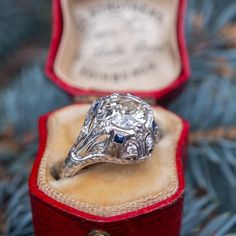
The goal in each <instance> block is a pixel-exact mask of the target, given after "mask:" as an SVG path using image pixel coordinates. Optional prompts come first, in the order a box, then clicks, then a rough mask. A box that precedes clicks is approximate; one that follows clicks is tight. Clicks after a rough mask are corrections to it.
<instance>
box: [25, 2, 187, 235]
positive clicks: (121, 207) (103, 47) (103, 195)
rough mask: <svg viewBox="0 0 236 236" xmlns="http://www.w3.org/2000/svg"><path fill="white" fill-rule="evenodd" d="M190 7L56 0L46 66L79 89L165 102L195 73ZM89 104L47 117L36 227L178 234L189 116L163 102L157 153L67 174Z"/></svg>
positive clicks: (37, 174)
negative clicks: (186, 20) (186, 21)
mask: <svg viewBox="0 0 236 236" xmlns="http://www.w3.org/2000/svg"><path fill="white" fill-rule="evenodd" d="M184 7H185V2H184V1H183V0H179V1H178V0H145V1H144V0H143V1H139V0H129V1H124V0H121V1H114V0H86V1H85V0H54V1H53V22H54V24H53V37H52V44H51V47H50V52H49V57H48V61H47V65H46V72H47V74H48V76H49V77H50V78H51V79H52V80H53V81H54V82H55V83H56V84H58V85H59V86H61V88H63V89H64V90H65V91H67V92H69V93H71V94H73V95H74V96H84V95H86V96H89V95H103V94H109V93H112V92H114V91H115V92H122V93H127V92H129V93H132V94H135V95H139V96H142V97H144V98H155V99H159V100H166V99H168V96H169V97H170V96H173V94H174V93H176V92H177V91H178V90H179V89H180V88H181V87H182V85H183V84H184V83H185V82H186V81H187V78H188V74H189V67H188V60H187V53H186V49H185V45H184V37H183V30H182V27H183V13H184ZM88 108H89V104H74V105H70V106H67V107H65V108H62V109H59V110H57V111H54V112H52V113H50V114H47V115H44V116H42V117H41V119H40V122H39V131H40V142H39V151H38V155H37V158H36V160H35V163H34V165H33V169H32V173H31V176H30V179H29V189H30V197H31V204H32V212H33V223H34V229H35V235H36V236H47V235H48V236H49V235H50V236H53V235H55V236H64V235H65V236H67V235H70V236H85V235H88V236H134V235H135V236H150V235H154V236H159V235H160V236H168V235H171V236H175V235H179V234H180V227H181V217H182V206H183V194H184V174H183V166H182V161H183V159H184V157H185V156H186V147H187V134H188V124H187V123H186V122H185V121H184V120H183V119H181V118H180V117H178V116H177V115H175V114H173V113H172V112H170V111H168V110H165V109H164V108H161V107H159V106H154V107H153V111H154V115H155V117H156V119H157V122H158V124H159V125H160V127H161V130H162V137H161V140H160V142H159V143H158V145H156V146H155V149H154V152H153V154H152V157H151V158H150V159H148V160H146V161H144V162H142V163H140V164H136V165H116V164H111V163H102V164H99V165H94V166H89V167H87V168H85V169H83V170H81V171H80V173H79V174H78V175H76V176H74V177H72V178H65V179H58V178H57V176H58V169H59V168H60V165H61V163H62V162H63V160H65V158H66V156H67V153H68V151H69V150H70V147H71V146H72V144H73V143H74V142H75V140H76V137H77V135H78V133H79V131H80V129H81V127H82V124H83V120H84V118H85V115H86V112H87V110H88Z"/></svg>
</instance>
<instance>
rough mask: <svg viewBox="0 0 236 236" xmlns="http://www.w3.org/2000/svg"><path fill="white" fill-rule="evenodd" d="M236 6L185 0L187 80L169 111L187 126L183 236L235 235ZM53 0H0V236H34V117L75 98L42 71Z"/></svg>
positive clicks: (214, 0) (208, 0)
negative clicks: (30, 186) (31, 183)
mask: <svg viewBox="0 0 236 236" xmlns="http://www.w3.org/2000/svg"><path fill="white" fill-rule="evenodd" d="M235 20H236V2H235V1H233V0H225V1H220V0H189V4H188V10H187V15H186V20H185V22H186V38H187V43H188V49H189V53H190V60H191V67H192V76H191V79H190V82H189V83H188V85H187V87H186V89H185V91H184V93H182V95H181V96H180V97H179V98H178V99H177V100H176V101H174V103H172V104H171V105H170V106H169V109H171V110H173V111H175V112H176V113H178V114H180V115H181V116H183V117H184V118H185V119H187V120H189V122H190V123H191V135H190V146H189V162H188V168H187V171H186V182H187V183H186V184H187V187H186V195H185V208H184V216H183V224H182V235H187V236H188V235H201V236H208V235H217V236H220V235H236V142H235V140H236V73H235V72H236V22H235ZM50 33H51V1H49V0H40V1H35V0H34V1H33V0H21V1H19V0H8V1H4V0H0V235H13V236H14V235H33V228H32V218H31V211H30V204H29V197H28V186H27V178H28V174H29V171H30V169H31V166H32V162H33V160H34V158H35V155H36V153H37V145H38V133H37V122H38V117H39V116H40V115H41V114H43V113H46V112H48V111H52V110H54V109H56V108H58V107H62V106H65V105H66V104H70V103H71V102H72V98H71V97H70V96H68V95H67V94H65V93H64V92H63V91H61V90H60V89H58V88H57V87H56V86H55V85H54V84H52V83H51V82H50V81H49V80H48V79H47V78H46V76H45V74H44V63H45V58H46V55H47V51H48V46H49V42H50Z"/></svg>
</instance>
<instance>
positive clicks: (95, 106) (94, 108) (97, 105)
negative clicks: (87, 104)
mask: <svg viewBox="0 0 236 236" xmlns="http://www.w3.org/2000/svg"><path fill="white" fill-rule="evenodd" d="M99 104H100V102H96V103H95V105H94V107H93V111H96V110H97V109H98V107H99Z"/></svg>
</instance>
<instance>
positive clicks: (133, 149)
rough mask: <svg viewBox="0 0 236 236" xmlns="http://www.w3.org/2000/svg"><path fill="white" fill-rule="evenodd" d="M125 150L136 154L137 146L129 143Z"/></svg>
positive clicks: (130, 153)
mask: <svg viewBox="0 0 236 236" xmlns="http://www.w3.org/2000/svg"><path fill="white" fill-rule="evenodd" d="M126 151H127V153H128V154H129V155H137V154H138V149H137V146H136V145H134V144H129V145H128V147H127V149H126Z"/></svg>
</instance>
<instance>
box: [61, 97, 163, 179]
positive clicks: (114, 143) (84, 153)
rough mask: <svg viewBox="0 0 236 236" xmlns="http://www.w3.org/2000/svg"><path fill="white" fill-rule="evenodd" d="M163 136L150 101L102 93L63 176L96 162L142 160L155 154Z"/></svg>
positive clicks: (90, 113)
mask: <svg viewBox="0 0 236 236" xmlns="http://www.w3.org/2000/svg"><path fill="white" fill-rule="evenodd" d="M159 139H160V131H159V127H158V125H157V123H156V121H155V118H154V115H153V111H152V108H151V107H150V105H149V104H148V103H146V102H145V101H143V100H142V99H141V98H139V97H136V96H133V95H131V94H127V95H120V94H117V93H114V94H112V95H110V96H106V97H101V98H99V99H97V100H96V101H95V102H93V104H92V105H91V107H90V109H89V111H88V113H87V115H86V118H85V121H84V124H83V127H82V130H81V132H80V134H79V136H78V138H77V141H76V142H75V144H74V145H73V146H72V148H71V150H70V151H69V153H68V156H67V158H66V160H65V161H64V163H63V165H62V168H61V171H60V177H61V178H65V177H72V176H74V175H75V174H77V173H78V171H79V170H81V169H82V168H84V167H86V166H88V165H91V164H95V163H101V162H111V163H117V164H135V163H139V162H141V161H144V160H146V159H147V158H149V157H150V156H151V153H152V151H153V149H154V145H155V143H157V142H158V141H159Z"/></svg>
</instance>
